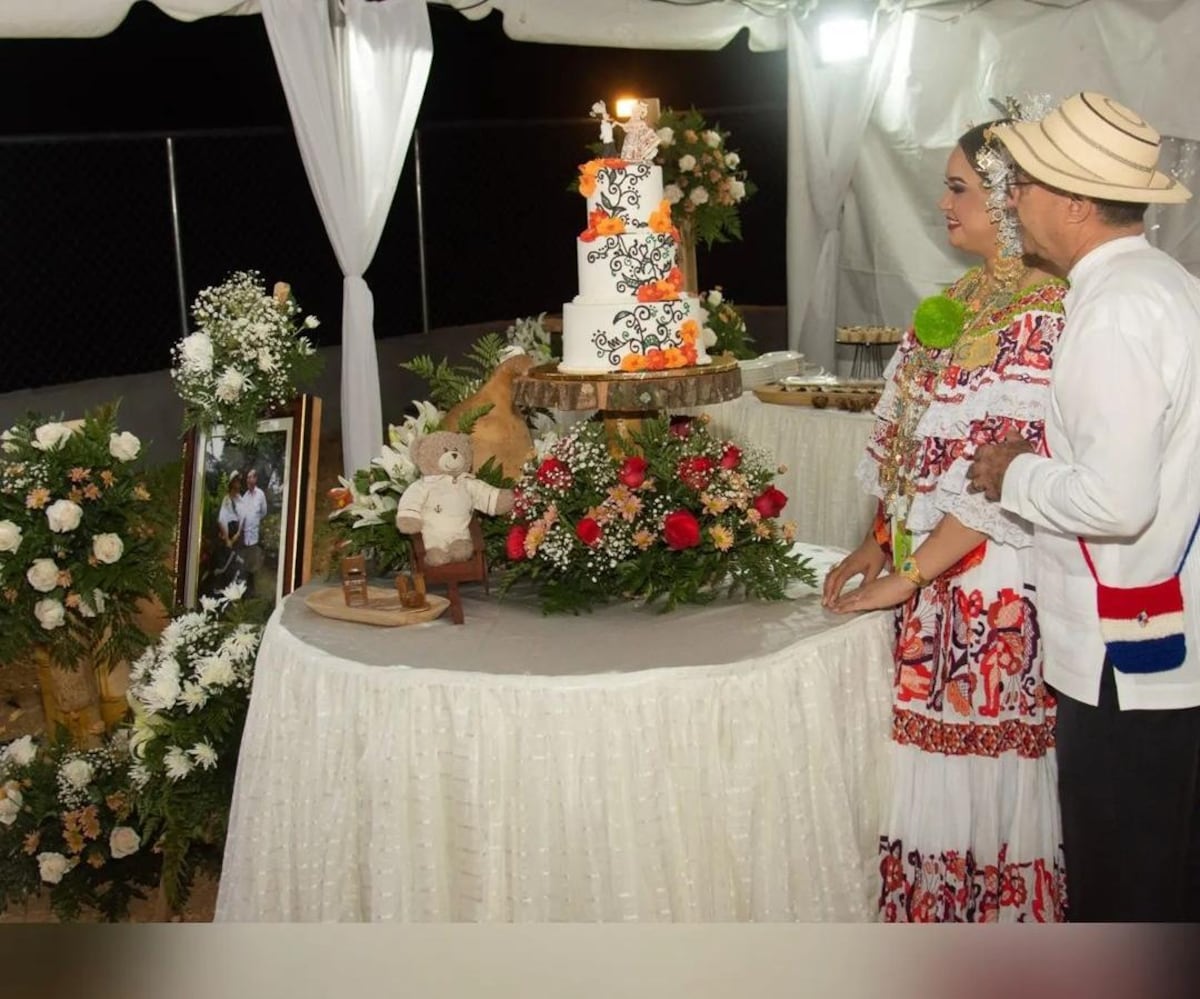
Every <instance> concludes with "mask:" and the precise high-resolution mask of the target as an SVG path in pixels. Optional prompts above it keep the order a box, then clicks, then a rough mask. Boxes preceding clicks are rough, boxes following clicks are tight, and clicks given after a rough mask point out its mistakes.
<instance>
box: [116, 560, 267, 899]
mask: <svg viewBox="0 0 1200 999" xmlns="http://www.w3.org/2000/svg"><path fill="white" fill-rule="evenodd" d="M244 592H245V584H244V583H241V582H238V583H231V584H230V585H229V586H227V587H226V588H225V589H224V590H223V591H222V592H221V594H220V595H219V596H216V597H207V596H205V597H201V598H200V610H198V611H193V612H190V613H186V614H183V615H181V616H179V617H176V618H175V619H174V620H173V621H171V623H170V624H168V625H167V627H166V628H165V629H164V630H163V632H162V634H161V635H160V636H159V640H158V644H157V645H153V646H151V647H150V648H148V649H147V650H146V651H145V652H144V653H143V654H142V656H141V657H140V658H139V659H138V660H137V661H135V662H134V663H133V665H132V666H131V668H130V674H129V692H128V695H127V696H128V699H129V703H130V705H131V706H132V708H133V724H132V727H131V728H130V730H129V748H130V754H131V761H130V765H129V768H128V777H129V780H130V783H131V785H132V787H133V789H134V793H135V796H136V802H137V809H138V813H139V815H140V816H141V818H142V822H143V830H142V834H143V836H144V838H145V839H146V840H148V841H150V842H152V843H154V844H155V845H156V847H157V848H158V849H159V850H161V853H162V857H163V871H162V884H163V889H164V891H165V892H166V896H167V901H168V902H169V903H170V905H171V906H172V907H173V908H176V909H178V908H179V907H180V906H182V904H183V903H184V902H185V901H186V899H187V894H188V891H189V890H190V887H191V879H192V874H193V873H194V871H195V870H196V868H197V866H198V865H205V864H210V865H217V866H219V864H220V858H221V850H222V846H223V843H224V838H225V827H226V825H227V823H228V820H229V805H230V802H231V800H232V799H233V778H234V773H235V771H236V768H237V753H238V746H239V744H240V743H241V738H242V727H243V725H244V724H245V720H246V709H247V706H248V704H249V699H250V681H251V677H252V676H253V673H254V660H255V657H256V656H257V655H258V646H259V642H260V640H261V639H262V626H261V624H259V623H257V622H255V621H251V620H248V619H247V618H246V614H247V613H248V608H247V607H246V606H245V605H243V604H242V603H241V597H242V595H243V593H244Z"/></svg>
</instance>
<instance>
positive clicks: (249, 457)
mask: <svg viewBox="0 0 1200 999" xmlns="http://www.w3.org/2000/svg"><path fill="white" fill-rule="evenodd" d="M320 432H321V400H320V399H318V398H315V397H313V396H300V397H299V398H298V399H297V400H296V401H295V402H294V403H293V404H292V405H291V406H290V407H289V408H288V409H287V410H285V411H282V412H279V413H273V414H270V415H268V416H266V417H264V418H263V419H262V420H260V421H259V423H258V428H257V434H258V436H257V439H256V440H255V441H254V442H253V443H245V442H238V441H234V440H231V439H230V438H229V437H228V436H227V435H226V433H225V428H224V427H223V426H219V425H218V426H215V427H213V428H212V430H211V431H209V432H207V433H205V432H200V431H196V430H193V431H191V432H190V433H189V434H188V436H187V438H186V440H185V442H184V452H183V488H182V489H181V491H180V517H179V533H178V540H177V545H176V555H175V602H176V604H177V605H178V606H180V607H187V608H191V607H196V606H198V604H199V602H200V598H201V597H202V596H209V595H212V594H215V593H219V592H220V591H221V590H223V589H224V588H225V587H226V586H228V585H229V584H230V583H233V582H237V581H239V580H240V581H241V582H243V583H245V584H246V597H247V598H250V597H254V598H257V599H262V600H266V601H267V602H268V603H270V604H271V605H275V604H277V603H278V602H279V601H280V600H282V599H283V598H284V597H285V596H287V595H288V594H289V593H291V592H292V590H294V589H296V587H298V586H301V585H302V584H304V583H306V582H308V579H309V576H310V575H311V573H312V534H313V511H314V508H315V506H316V490H317V454H318V444H319V439H320Z"/></svg>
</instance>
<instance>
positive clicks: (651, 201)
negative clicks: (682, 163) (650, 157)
mask: <svg viewBox="0 0 1200 999" xmlns="http://www.w3.org/2000/svg"><path fill="white" fill-rule="evenodd" d="M606 164H613V165H606ZM615 164H620V165H619V166H617V165H615ZM579 190H580V192H581V193H582V194H584V195H586V197H587V210H588V217H589V218H590V217H591V215H592V212H594V211H596V210H597V209H599V210H601V211H603V212H604V213H605V214H606V215H612V216H614V217H616V218H619V219H621V220H622V221H623V222H624V223H625V225H626V227H627V228H640V227H642V226H646V225H648V224H649V222H650V213H651V212H652V211H654V210H655V209H656V208H657V207H658V206H659V204H660V203H661V202H662V196H663V180H662V167H660V166H658V165H657V164H655V163H625V162H624V161H623V160H592V161H591V162H590V163H586V164H584V166H583V169H582V170H581V172H580V177H579Z"/></svg>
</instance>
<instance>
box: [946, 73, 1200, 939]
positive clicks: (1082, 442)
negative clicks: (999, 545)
mask: <svg viewBox="0 0 1200 999" xmlns="http://www.w3.org/2000/svg"><path fill="white" fill-rule="evenodd" d="M994 133H995V136H996V138H998V139H999V140H1000V141H1001V142H1003V143H1004V145H1005V147H1006V148H1007V149H1008V151H1009V153H1010V154H1011V155H1012V158H1013V159H1014V160H1015V161H1016V166H1017V170H1016V181H1015V182H1014V184H1013V190H1012V200H1013V203H1014V205H1015V207H1016V210H1017V215H1018V216H1019V218H1020V220H1021V226H1022V228H1023V230H1024V237H1025V247H1026V249H1027V250H1028V251H1029V252H1031V253H1035V254H1037V255H1038V256H1040V257H1042V258H1043V259H1045V260H1048V261H1050V262H1051V263H1052V264H1054V265H1055V266H1056V267H1058V268H1060V269H1061V271H1062V273H1064V274H1066V275H1067V277H1068V280H1069V281H1070V284H1071V290H1070V291H1069V292H1068V293H1067V296H1066V299H1065V302H1064V305H1065V307H1066V313H1067V320H1066V326H1065V328H1064V330H1063V333H1062V336H1061V338H1060V340H1059V343H1058V347H1057V349H1056V356H1055V358H1054V368H1053V371H1052V372H1051V394H1052V400H1051V405H1050V408H1049V410H1048V412H1047V414H1046V442H1047V446H1048V450H1049V454H1048V455H1039V454H1033V453H1030V452H1029V450H1028V449H1027V448H1026V447H1024V446H1022V445H1020V444H1019V443H1017V442H1013V443H1005V444H1000V445H995V446H993V447H983V448H980V449H979V452H978V457H977V458H976V459H975V463H974V464H973V465H972V467H971V470H970V472H969V477H970V479H971V488H972V489H973V490H974V491H982V492H984V493H986V495H987V496H988V498H989V499H998V500H999V501H1000V505H1001V507H1002V508H1003V509H1005V510H1006V511H1009V512H1010V513H1013V514H1016V515H1017V516H1020V517H1023V518H1024V519H1025V520H1028V521H1030V522H1031V523H1033V525H1034V527H1035V532H1034V553H1033V554H1034V564H1035V580H1036V583H1037V606H1038V620H1039V622H1040V623H1041V627H1042V639H1043V641H1044V642H1045V652H1046V656H1045V676H1046V681H1047V683H1049V684H1050V685H1051V686H1052V687H1053V688H1054V691H1055V693H1056V695H1057V697H1058V729H1057V748H1058V766H1059V794H1060V798H1061V803H1062V817H1063V839H1064V844H1063V845H1064V853H1065V859H1066V865H1067V894H1068V899H1069V904H1070V914H1071V918H1072V919H1073V920H1081V921H1101V920H1103V921H1107V920H1119V921H1134V920H1138V921H1141V920H1146V921H1163V922H1165V921H1176V920H1183V919H1187V918H1190V919H1200V902H1198V896H1200V546H1197V547H1198V550H1195V551H1192V552H1191V553H1190V555H1189V556H1187V557H1186V560H1185V561H1184V562H1183V568H1182V572H1181V574H1180V583H1181V586H1182V591H1183V603H1184V611H1183V615H1182V618H1183V620H1182V627H1183V630H1184V632H1185V640H1186V645H1187V654H1186V658H1185V659H1184V661H1183V662H1182V663H1181V664H1178V665H1175V666H1174V667H1173V668H1169V669H1166V670H1164V671H1158V672H1150V671H1148V670H1149V669H1151V668H1153V667H1155V666H1156V665H1158V664H1156V663H1154V662H1152V661H1151V658H1150V656H1148V655H1142V656H1141V657H1140V658H1138V659H1136V660H1135V661H1134V663H1133V664H1132V665H1133V667H1134V670H1132V671H1131V669H1130V664H1128V663H1126V662H1124V661H1123V662H1122V663H1121V667H1122V668H1121V669H1116V668H1115V667H1114V665H1113V663H1112V662H1111V661H1110V660H1109V658H1108V656H1107V655H1106V648H1105V644H1104V642H1103V640H1102V637H1101V630H1100V618H1099V614H1098V611H1097V607H1096V587H1097V580H1098V581H1099V582H1102V583H1104V584H1106V585H1108V586H1113V587H1135V586H1146V585H1148V584H1152V583H1158V582H1160V581H1162V580H1166V579H1169V578H1170V577H1171V576H1172V575H1173V574H1174V573H1175V572H1176V571H1177V569H1178V567H1179V565H1180V560H1181V559H1182V558H1184V555H1185V552H1186V550H1187V546H1188V538H1189V536H1190V535H1191V534H1192V531H1193V529H1194V527H1195V526H1196V524H1197V518H1198V517H1200V473H1198V468H1200V280H1197V278H1195V277H1194V276H1192V275H1191V274H1189V273H1188V272H1187V271H1186V270H1184V269H1183V268H1182V267H1181V266H1180V265H1179V264H1178V263H1176V262H1175V261H1174V260H1172V259H1171V258H1170V257H1168V256H1167V255H1166V254H1165V253H1162V252H1161V251H1159V250H1157V249H1155V248H1154V247H1152V246H1151V245H1150V244H1149V243H1148V242H1147V241H1146V237H1145V234H1144V225H1143V221H1142V219H1143V215H1144V214H1145V211H1146V208H1147V205H1149V204H1152V203H1162V204H1166V203H1177V202H1182V201H1186V200H1187V199H1188V198H1189V197H1191V195H1190V193H1189V192H1188V191H1187V189H1186V188H1184V187H1183V185H1181V184H1180V183H1179V182H1178V181H1176V180H1174V179H1173V178H1171V177H1168V176H1167V175H1165V174H1163V173H1161V172H1160V171H1159V170H1158V169H1157V162H1158V152H1159V135H1158V133H1157V132H1156V131H1155V130H1154V129H1153V128H1151V127H1150V126H1149V125H1148V124H1146V123H1145V122H1144V121H1143V120H1142V119H1141V117H1140V116H1139V115H1138V114H1137V113H1136V112H1134V111H1131V110H1130V109H1129V108H1127V107H1124V106H1122V105H1121V104H1118V103H1117V102H1116V101H1114V100H1111V99H1110V98H1107V97H1104V96H1103V95H1101V94H1093V93H1082V94H1077V95H1075V96H1074V97H1071V98H1069V99H1068V100H1066V101H1064V102H1063V103H1062V104H1061V105H1060V106H1059V107H1058V108H1056V109H1055V110H1054V111H1052V112H1050V114H1048V115H1047V116H1046V117H1045V118H1044V119H1043V120H1042V121H1041V122H1037V123H1030V124H1012V125H1005V126H998V127H996V128H995V129H994ZM1080 539H1083V541H1084V542H1085V543H1086V551H1087V553H1088V554H1089V555H1090V557H1091V559H1092V561H1093V562H1094V565H1095V573H1094V576H1093V573H1092V572H1091V571H1090V570H1089V566H1088V564H1087V562H1086V560H1085V555H1084V550H1083V548H1082V547H1081V545H1080V543H1079V541H1080ZM1137 620H1139V621H1141V622H1142V623H1141V625H1140V626H1139V625H1137V624H1136V623H1135V622H1132V621H1131V622H1130V623H1129V625H1127V626H1126V628H1127V629H1133V632H1134V633H1135V637H1139V638H1140V637H1142V633H1141V632H1138V630H1137V629H1138V627H1141V628H1142V629H1145V628H1147V626H1148V624H1149V622H1150V620H1151V619H1149V618H1144V617H1139V618H1138V619H1137ZM1160 620H1161V619H1160ZM1171 623H1172V622H1168V624H1171ZM1126 637H1128V636H1126ZM1151 637H1153V636H1151ZM1189 883H1190V886H1189ZM1189 905H1190V907H1191V908H1190V909H1189Z"/></svg>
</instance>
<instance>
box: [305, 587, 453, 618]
mask: <svg viewBox="0 0 1200 999" xmlns="http://www.w3.org/2000/svg"><path fill="white" fill-rule="evenodd" d="M367 597H368V599H369V601H370V602H369V603H368V604H367V606H366V607H347V606H346V598H345V597H343V596H342V588H341V587H340V586H328V587H326V588H325V589H323V590H317V591H316V592H315V593H310V594H309V595H308V596H307V597H305V598H304V602H305V604H307V605H308V608H309V610H312V611H315V612H316V613H318V614H320V615H321V616H322V617H332V618H335V619H337V620H339V621H354V622H355V623H357V624H374V625H379V626H381V627H384V628H395V627H398V626H399V625H404V624H421V623H422V622H424V621H432V620H433V619H434V618H436V617H439V616H440V615H441V614H442V612H443V611H444V610H445V609H446V608H447V607H449V606H450V601H449V600H447V599H446V598H445V597H439V596H438V595H437V594H435V593H426V594H425V601H426V605H425V606H424V607H421V608H417V609H410V608H408V607H402V606H401V605H400V594H399V593H397V592H396V590H395V589H394V588H389V587H385V586H368V587H367Z"/></svg>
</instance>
